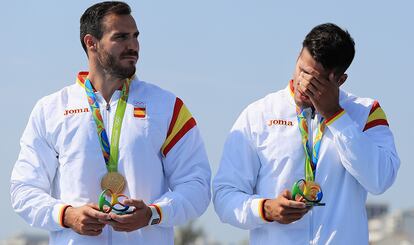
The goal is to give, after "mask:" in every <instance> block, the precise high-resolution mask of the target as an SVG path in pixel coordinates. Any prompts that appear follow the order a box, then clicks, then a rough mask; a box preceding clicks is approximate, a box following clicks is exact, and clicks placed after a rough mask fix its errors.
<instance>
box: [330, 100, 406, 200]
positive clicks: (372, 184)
mask: <svg viewBox="0 0 414 245" xmlns="http://www.w3.org/2000/svg"><path fill="white" fill-rule="evenodd" d="M374 105H375V104H374ZM373 108H374V107H373ZM377 108H378V109H377V110H380V111H382V109H381V107H379V105H378V107H377ZM374 111H375V110H374ZM377 112H378V111H377ZM372 113H373V110H371V115H373V114H372ZM380 117H381V118H374V120H377V121H376V122H377V123H379V124H376V123H375V122H374V121H372V120H370V118H368V121H367V126H366V127H365V131H361V129H360V128H359V127H358V125H357V124H356V123H355V122H354V121H352V119H351V118H350V117H349V116H348V115H347V114H346V112H343V113H342V115H338V117H337V118H336V120H335V119H334V120H331V121H330V122H328V123H327V125H328V128H329V130H330V131H331V132H332V134H333V138H334V142H335V147H336V149H337V151H338V153H339V156H340V158H341V162H342V165H343V166H344V168H345V169H346V170H347V171H348V172H349V173H350V174H351V175H352V176H354V177H355V179H357V180H358V182H359V183H360V184H361V185H362V186H363V187H364V188H365V189H366V190H367V191H369V192H370V193H372V194H381V193H383V192H384V191H385V190H387V189H388V188H389V187H390V186H391V185H392V183H394V180H395V178H396V176H397V171H398V168H399V166H400V159H399V158H398V155H397V152H396V149H395V144H394V138H393V135H392V133H391V130H390V129H389V127H388V123H386V118H385V114H384V113H383V112H382V113H381V116H380ZM371 119H372V117H371Z"/></svg>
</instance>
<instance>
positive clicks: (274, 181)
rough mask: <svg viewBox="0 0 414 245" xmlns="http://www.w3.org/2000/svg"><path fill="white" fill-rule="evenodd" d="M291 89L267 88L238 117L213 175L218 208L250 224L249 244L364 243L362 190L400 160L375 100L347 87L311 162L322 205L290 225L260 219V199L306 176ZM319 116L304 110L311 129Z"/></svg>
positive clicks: (382, 180) (379, 186)
mask: <svg viewBox="0 0 414 245" xmlns="http://www.w3.org/2000/svg"><path fill="white" fill-rule="evenodd" d="M291 92H292V91H291V88H290V87H289V86H288V87H287V88H286V89H284V90H281V91H279V92H276V93H273V94H270V95H268V96H266V97H265V98H263V99H260V100H258V101H256V102H254V103H253V104H251V105H249V106H248V107H247V108H246V109H245V110H244V111H243V112H242V113H241V115H240V116H239V118H238V119H237V121H236V123H235V124H234V126H233V128H232V129H231V131H230V134H229V136H228V138H227V141H226V143H225V147H224V151H223V156H222V159H221V164H220V167H219V170H218V173H217V175H216V177H215V179H214V181H213V193H214V195H213V201H214V205H215V210H216V212H217V214H218V215H219V217H220V219H221V220H222V221H223V222H226V223H229V224H231V225H234V226H237V227H240V228H243V229H249V230H250V242H251V244H257V245H261V244H283V245H285V244H289V245H292V244H298V245H303V244H335V245H337V244H344V245H345V244H368V225H367V217H366V211H365V201H366V197H367V192H370V193H373V194H380V193H382V192H384V191H385V190H386V189H387V188H389V187H390V186H391V184H392V183H393V182H394V180H395V178H396V175H397V171H398V168H399V164H400V161H399V158H398V156H397V152H396V149H395V146H394V140H393V135H392V133H391V131H390V129H389V127H388V126H387V121H386V118H385V114H384V113H383V111H382V109H381V108H380V107H379V104H378V103H377V102H376V101H374V100H372V99H367V98H358V97H355V96H353V95H351V94H348V93H346V92H344V91H341V92H340V105H341V106H342V108H344V112H342V113H341V114H340V115H338V116H337V117H336V118H334V119H332V120H331V121H330V122H329V123H328V126H327V128H326V129H325V134H324V136H323V139H322V143H321V148H320V153H319V161H318V164H317V169H316V179H315V181H316V182H317V183H319V184H320V185H321V187H322V190H323V194H324V195H323V199H322V202H325V203H326V206H324V207H314V208H313V209H312V210H311V211H309V212H308V213H307V214H306V215H305V216H304V217H303V218H302V219H300V220H298V221H296V222H293V223H291V224H288V225H285V224H280V223H278V222H267V221H265V220H264V218H263V214H262V209H261V204H262V201H263V200H264V199H265V198H270V199H273V198H276V197H277V196H278V195H280V193H281V192H282V191H283V190H285V189H289V190H291V188H292V185H293V183H294V182H296V181H297V180H299V179H303V178H304V162H305V153H304V149H303V145H302V142H301V134H300V131H299V128H298V123H297V118H296V105H295V102H294V100H293V97H292V95H291ZM319 118H320V117H319V115H318V114H317V115H316V116H315V118H314V119H312V117H311V116H310V115H309V116H308V125H309V128H310V135H314V132H315V128H316V122H317V121H318V120H319ZM313 137H314V136H313ZM313 137H312V138H313Z"/></svg>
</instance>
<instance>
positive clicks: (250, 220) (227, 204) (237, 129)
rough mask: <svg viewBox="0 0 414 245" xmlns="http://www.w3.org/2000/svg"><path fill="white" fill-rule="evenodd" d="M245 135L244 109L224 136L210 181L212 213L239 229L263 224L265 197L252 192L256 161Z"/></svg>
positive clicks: (254, 153)
mask: <svg viewBox="0 0 414 245" xmlns="http://www.w3.org/2000/svg"><path fill="white" fill-rule="evenodd" d="M249 136H250V130H249V128H248V126H247V116H246V112H245V111H244V112H243V113H242V114H241V116H240V117H239V118H238V120H237V121H236V123H235V125H234V126H233V128H232V129H231V131H230V134H229V136H228V137H227V140H226V143H225V145H224V149H223V155H222V158H221V162H220V167H219V170H218V172H217V175H216V176H215V178H214V181H213V202H214V208H215V210H216V213H217V214H218V216H219V217H220V219H221V221H222V222H225V223H229V224H231V225H234V226H237V227H239V228H243V229H254V228H257V227H259V226H260V225H262V224H264V223H266V220H265V219H264V216H263V213H262V205H263V202H264V200H265V199H264V197H260V196H259V195H256V194H255V193H254V189H255V186H256V182H257V176H258V174H259V169H260V160H259V157H258V155H257V154H256V150H255V149H254V147H253V146H252V143H251V141H250V139H248V137H249Z"/></svg>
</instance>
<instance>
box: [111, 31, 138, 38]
mask: <svg viewBox="0 0 414 245" xmlns="http://www.w3.org/2000/svg"><path fill="white" fill-rule="evenodd" d="M128 35H129V32H116V33H114V36H115V37H121V36H128ZM132 35H133V36H134V37H138V36H139V31H136V32H134V34H132Z"/></svg>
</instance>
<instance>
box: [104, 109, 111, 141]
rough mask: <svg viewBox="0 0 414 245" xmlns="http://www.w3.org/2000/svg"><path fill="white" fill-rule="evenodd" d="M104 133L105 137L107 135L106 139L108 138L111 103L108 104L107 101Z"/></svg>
mask: <svg viewBox="0 0 414 245" xmlns="http://www.w3.org/2000/svg"><path fill="white" fill-rule="evenodd" d="M105 108H106V135H107V137H108V140H110V138H109V137H110V135H111V133H110V131H111V125H109V121H110V120H109V119H110V118H111V117H110V114H111V105H110V104H109V102H106V107H105Z"/></svg>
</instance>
